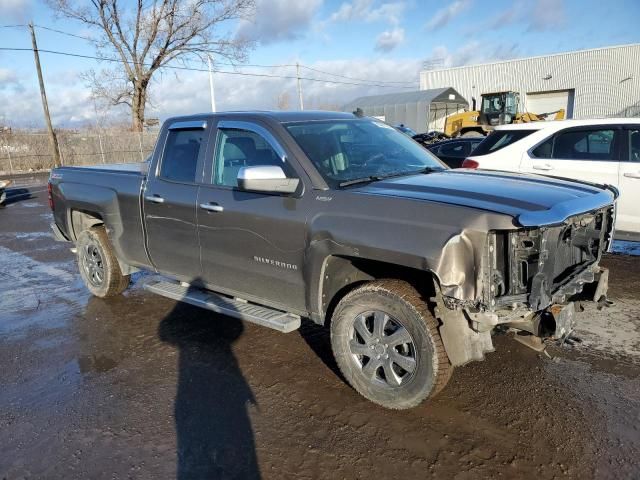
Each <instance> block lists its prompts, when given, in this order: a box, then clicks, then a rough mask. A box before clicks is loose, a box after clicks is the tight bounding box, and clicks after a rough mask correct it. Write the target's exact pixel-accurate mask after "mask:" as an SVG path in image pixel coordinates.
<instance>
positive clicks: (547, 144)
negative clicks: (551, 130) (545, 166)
mask: <svg viewBox="0 0 640 480" xmlns="http://www.w3.org/2000/svg"><path fill="white" fill-rule="evenodd" d="M531 153H532V154H533V156H534V157H536V158H551V155H552V153H553V137H551V138H550V139H548V140H545V141H544V142H542V143H541V144H540V145H538V146H537V147H536V148H534V149H533V150H532V151H531Z"/></svg>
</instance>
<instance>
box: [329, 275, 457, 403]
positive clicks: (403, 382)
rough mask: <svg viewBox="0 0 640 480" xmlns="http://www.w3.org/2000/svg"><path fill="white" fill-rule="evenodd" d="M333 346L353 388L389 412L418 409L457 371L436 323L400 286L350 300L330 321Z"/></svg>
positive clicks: (390, 284)
mask: <svg viewBox="0 0 640 480" xmlns="http://www.w3.org/2000/svg"><path fill="white" fill-rule="evenodd" d="M331 346H332V349H333V353H334V356H335V358H336V362H337V364H338V367H339V368H340V370H341V371H342V374H343V375H344V376H345V378H346V379H347V381H348V382H349V383H350V384H351V386H352V387H353V388H355V389H356V390H357V391H358V392H359V393H360V394H361V395H363V396H364V397H366V398H367V399H369V400H371V401H372V402H374V403H377V404H379V405H382V406H383V407H387V408H393V409H406V408H412V407H415V406H417V405H419V404H420V403H421V402H422V401H424V400H425V399H427V398H431V397H433V396H435V395H436V394H437V393H438V392H439V391H440V390H441V389H442V388H444V386H445V385H446V384H447V382H448V381H449V378H450V377H451V373H452V371H453V367H452V366H451V364H450V363H449V358H448V357H447V354H446V352H445V349H444V346H443V344H442V339H441V338H440V334H439V333H438V325H437V322H436V320H435V318H434V317H433V316H432V315H431V313H430V312H429V310H428V308H427V305H426V303H425V302H424V300H423V299H422V298H420V294H419V293H418V292H417V291H416V290H415V288H414V287H412V286H411V285H410V284H409V283H407V282H404V281H400V280H381V281H375V282H371V283H368V284H366V285H364V286H362V287H359V288H357V289H355V290H353V291H352V292H350V293H349V294H347V295H346V296H345V297H344V298H343V299H342V300H341V301H340V302H339V303H338V305H337V307H336V310H335V312H334V314H333V317H332V320H331Z"/></svg>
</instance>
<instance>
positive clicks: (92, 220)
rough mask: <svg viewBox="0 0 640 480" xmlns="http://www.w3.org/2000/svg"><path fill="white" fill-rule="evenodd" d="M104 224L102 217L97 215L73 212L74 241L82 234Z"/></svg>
mask: <svg viewBox="0 0 640 480" xmlns="http://www.w3.org/2000/svg"><path fill="white" fill-rule="evenodd" d="M103 224H104V221H103V220H102V217H101V216H100V215H99V214H97V213H93V212H84V211H82V210H71V226H72V228H71V230H72V232H71V236H72V240H74V241H75V240H77V239H78V235H80V232H82V231H84V230H87V229H89V228H91V227H95V226H96V225H103Z"/></svg>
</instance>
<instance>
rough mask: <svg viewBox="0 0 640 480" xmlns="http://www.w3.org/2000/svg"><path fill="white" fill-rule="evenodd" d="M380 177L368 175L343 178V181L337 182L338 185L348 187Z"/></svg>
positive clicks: (373, 180)
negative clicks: (348, 178) (349, 178)
mask: <svg viewBox="0 0 640 480" xmlns="http://www.w3.org/2000/svg"><path fill="white" fill-rule="evenodd" d="M381 178H382V177H378V176H374V175H371V176H368V177H360V178H352V179H351V180H345V181H344V182H340V183H339V184H338V186H339V187H348V186H349V185H356V184H358V183H369V182H375V181H376V180H380V179H381Z"/></svg>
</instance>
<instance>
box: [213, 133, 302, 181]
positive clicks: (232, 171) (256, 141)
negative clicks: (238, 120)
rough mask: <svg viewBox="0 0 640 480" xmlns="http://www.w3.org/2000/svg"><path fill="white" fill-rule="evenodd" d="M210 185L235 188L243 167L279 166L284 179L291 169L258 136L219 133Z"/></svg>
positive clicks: (253, 134)
mask: <svg viewBox="0 0 640 480" xmlns="http://www.w3.org/2000/svg"><path fill="white" fill-rule="evenodd" d="M214 165H215V167H214V171H213V179H212V180H213V183H214V184H215V185H224V186H228V187H237V186H238V180H237V178H238V172H239V171H240V169H241V168H243V167H255V166H279V167H281V168H282V169H283V170H284V172H285V175H286V176H287V177H291V176H292V175H291V174H290V173H291V168H290V167H289V166H288V165H287V164H286V163H285V162H283V161H282V160H281V159H280V158H279V156H278V154H277V153H276V152H275V151H274V149H273V147H272V146H271V145H270V144H269V142H267V141H266V140H265V139H264V138H263V137H262V136H260V135H259V134H257V133H255V132H252V131H249V130H240V129H232V128H221V129H218V139H217V142H216V157H215V163H214Z"/></svg>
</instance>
